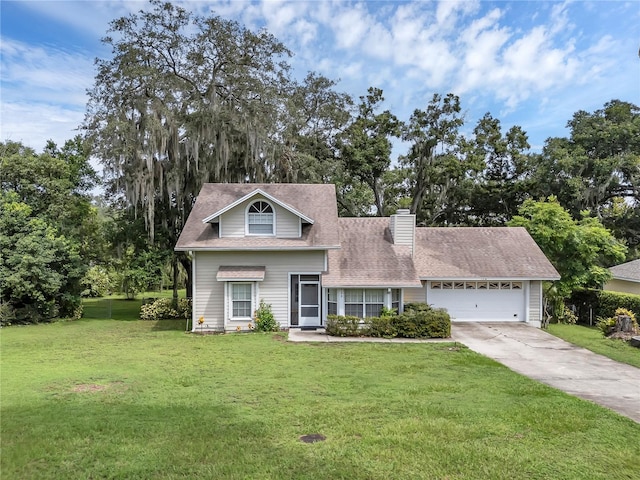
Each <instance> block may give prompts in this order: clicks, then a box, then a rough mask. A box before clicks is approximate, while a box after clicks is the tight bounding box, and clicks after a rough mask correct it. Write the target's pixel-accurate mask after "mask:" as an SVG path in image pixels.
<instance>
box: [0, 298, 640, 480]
mask: <svg viewBox="0 0 640 480" xmlns="http://www.w3.org/2000/svg"><path fill="white" fill-rule="evenodd" d="M119 308H120V307H119V306H118V309H119ZM113 310H114V305H112V311H113ZM119 311H121V310H119ZM183 330H184V322H182V321H164V322H144V321H134V320H131V321H121V320H113V319H111V320H108V319H105V320H99V319H83V320H79V321H75V322H60V323H54V324H46V325H36V326H27V327H10V328H5V329H2V330H1V331H0V348H1V352H2V353H1V354H2V362H1V367H0V368H1V372H0V373H1V379H0V387H1V392H0V400H1V435H2V458H1V460H0V462H1V464H0V467H1V471H2V478H3V480H5V479H6V480H8V479H14V478H16V479H24V478H55V479H64V478H127V479H131V478H141V479H143V478H144V479H148V478H154V479H155V478H159V479H163V478H164V479H178V478H183V479H187V478H216V479H220V478H237V479H244V478H251V479H275V478H296V479H298V478H301V479H302V478H308V479H318V478H327V479H335V478H348V479H390V478H393V479H402V478H407V479H409V478H410V479H413V478H442V479H444V478H447V479H474V478H477V479H487V478H491V479H501V478H503V479H547V478H554V479H569V478H572V479H584V478H589V479H598V478H601V479H605V478H606V479H614V478H635V477H636V476H637V473H638V466H637V465H638V464H637V462H638V458H640V425H638V424H636V423H634V422H633V421H631V420H629V419H627V418H624V417H622V416H619V415H618V414H616V413H614V412H611V411H609V410H606V409H604V408H601V407H598V406H596V405H594V404H592V403H589V402H586V401H583V400H580V399H577V398H574V397H571V396H569V395H566V394H564V393H562V392H559V391H557V390H554V389H552V388H550V387H547V386H545V385H542V384H539V383H537V382H534V381H532V380H529V379H527V378H524V377H522V376H519V375H517V374H515V373H514V372H512V371H510V370H509V369H507V368H505V367H503V366H501V365H499V364H498V363H496V362H494V361H492V360H489V359H487V358H485V357H482V356H480V355H477V354H475V353H473V352H471V351H469V350H468V349H466V348H464V347H461V346H460V345H455V344H451V343H449V344H428V345H425V344H364V343H362V344H352V343H348V344H345V343H329V344H327V343H322V344H320V343H319V344H294V343H288V342H287V341H286V334H230V335H205V336H200V335H193V334H186V333H184V332H183ZM307 434H321V435H323V436H324V437H326V439H325V440H324V441H320V442H316V443H303V442H301V441H300V437H301V436H302V435H307Z"/></svg>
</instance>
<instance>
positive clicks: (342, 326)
mask: <svg viewBox="0 0 640 480" xmlns="http://www.w3.org/2000/svg"><path fill="white" fill-rule="evenodd" d="M407 307H408V308H407ZM326 332H327V334H328V335H333V336H337V337H357V336H371V337H382V338H394V337H400V338H448V337H450V336H451V317H450V316H449V314H448V313H447V311H446V310H444V309H434V308H431V307H430V306H429V305H427V304H423V303H420V304H418V303H415V304H408V305H407V306H406V307H405V311H404V313H402V314H400V315H391V316H382V317H370V318H366V319H365V320H362V319H360V318H358V317H351V316H342V315H329V316H327V327H326Z"/></svg>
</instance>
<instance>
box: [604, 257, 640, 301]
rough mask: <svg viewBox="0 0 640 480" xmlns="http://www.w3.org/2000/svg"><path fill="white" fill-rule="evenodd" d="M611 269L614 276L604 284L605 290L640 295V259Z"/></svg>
mask: <svg viewBox="0 0 640 480" xmlns="http://www.w3.org/2000/svg"><path fill="white" fill-rule="evenodd" d="M609 271H610V272H611V274H612V277H611V280H609V281H608V282H607V283H606V284H605V285H604V287H603V289H604V290H610V291H613V292H622V293H633V294H635V295H640V259H639V260H633V261H631V262H627V263H623V264H622V265H616V266H615V267H611V268H610V269H609Z"/></svg>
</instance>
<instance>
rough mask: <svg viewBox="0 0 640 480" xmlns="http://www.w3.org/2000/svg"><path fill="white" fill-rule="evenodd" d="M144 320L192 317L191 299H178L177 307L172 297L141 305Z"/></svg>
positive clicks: (141, 316) (141, 315)
mask: <svg viewBox="0 0 640 480" xmlns="http://www.w3.org/2000/svg"><path fill="white" fill-rule="evenodd" d="M140 318H141V319H142V320H167V319H174V318H184V319H188V318H191V299H190V298H180V299H178V305H177V308H174V304H173V300H172V299H171V298H159V299H158V300H156V301H155V302H153V303H148V304H146V305H142V307H140Z"/></svg>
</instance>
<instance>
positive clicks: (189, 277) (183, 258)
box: [177, 252, 193, 298]
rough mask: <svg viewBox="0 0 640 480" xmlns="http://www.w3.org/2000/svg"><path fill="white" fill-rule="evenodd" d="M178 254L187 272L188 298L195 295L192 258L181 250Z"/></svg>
mask: <svg viewBox="0 0 640 480" xmlns="http://www.w3.org/2000/svg"><path fill="white" fill-rule="evenodd" d="M177 255H178V260H179V261H180V264H181V265H182V268H184V270H185V272H186V273H187V285H186V287H187V298H192V297H193V275H192V274H193V272H192V270H191V259H190V258H189V257H188V256H187V254H186V253H184V252H181V253H179V254H177Z"/></svg>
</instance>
